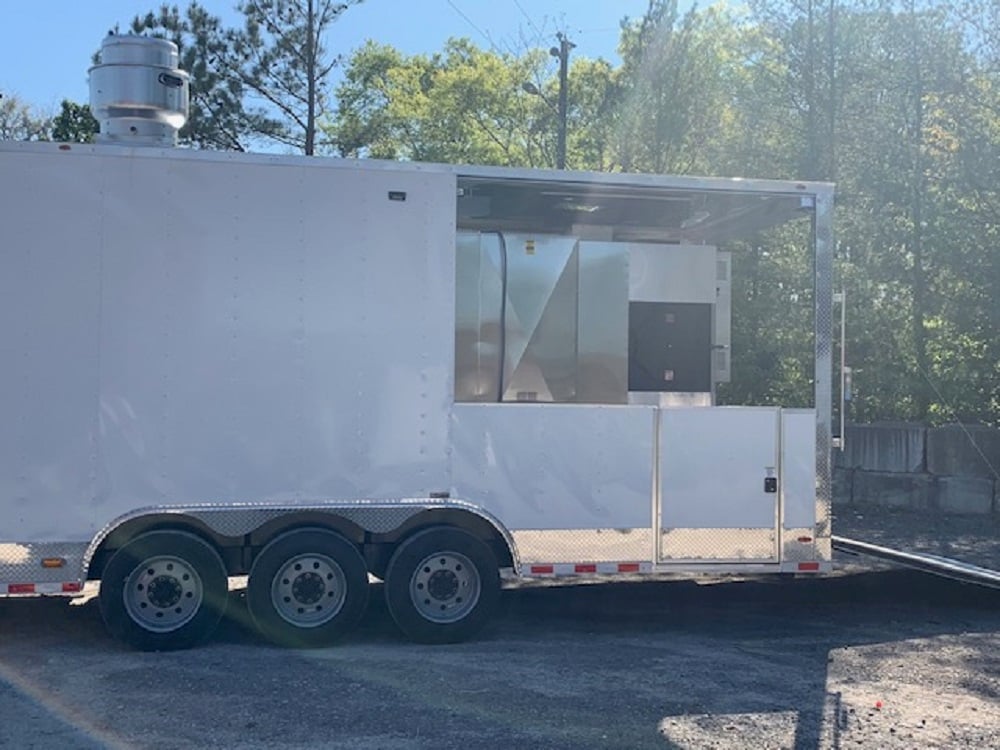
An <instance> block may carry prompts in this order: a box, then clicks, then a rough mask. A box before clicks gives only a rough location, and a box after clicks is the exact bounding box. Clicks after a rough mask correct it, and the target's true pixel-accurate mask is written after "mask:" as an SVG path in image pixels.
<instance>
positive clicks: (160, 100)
mask: <svg viewBox="0 0 1000 750" xmlns="http://www.w3.org/2000/svg"><path fill="white" fill-rule="evenodd" d="M177 65H178V60H177V45H176V44H174V43H173V42H169V41H167V40H166V39H151V38H149V37H144V36H132V35H123V36H117V35H111V36H108V37H105V39H104V42H103V43H102V44H101V54H100V62H99V63H98V64H97V65H95V66H94V67H92V68H91V69H90V109H91V111H92V112H93V113H94V117H96V118H97V119H98V120H99V121H100V123H101V132H100V134H99V135H98V136H97V141H98V142H99V143H117V144H128V145H134V146H168V147H170V146H176V145H177V131H178V130H180V129H181V128H182V127H183V126H184V123H185V122H187V116H188V74H187V73H185V72H184V71H183V70H180V69H179V68H178V67H177Z"/></svg>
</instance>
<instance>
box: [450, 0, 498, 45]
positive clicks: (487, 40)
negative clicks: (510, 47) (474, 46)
mask: <svg viewBox="0 0 1000 750" xmlns="http://www.w3.org/2000/svg"><path fill="white" fill-rule="evenodd" d="M447 2H448V5H450V6H451V8H452V10H454V11H455V12H456V13H458V15H460V16H461V17H462V18H464V19H465V22H466V23H467V24H469V26H471V27H472V28H474V29H475V30H476V31H478V32H479V34H480V36H482V37H483V39H485V40H486V43H487V44H488V45H490V48H493V47H494V44H493V40H492V39H490V35H489V34H487V33H486V32H485V31H483V30H482V29H481V28H479V27H478V26H476V24H475V23H473V21H472V19H471V18H469V17H468V16H467V15H465V13H463V12H462V9H461V8H459V7H458V6H457V5H455V3H453V2H452V0H447Z"/></svg>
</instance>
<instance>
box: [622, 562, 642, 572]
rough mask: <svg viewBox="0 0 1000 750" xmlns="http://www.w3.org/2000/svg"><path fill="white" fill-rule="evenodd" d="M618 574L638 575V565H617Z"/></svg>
mask: <svg viewBox="0 0 1000 750" xmlns="http://www.w3.org/2000/svg"><path fill="white" fill-rule="evenodd" d="M618 572H619V573H638V572H639V563H618Z"/></svg>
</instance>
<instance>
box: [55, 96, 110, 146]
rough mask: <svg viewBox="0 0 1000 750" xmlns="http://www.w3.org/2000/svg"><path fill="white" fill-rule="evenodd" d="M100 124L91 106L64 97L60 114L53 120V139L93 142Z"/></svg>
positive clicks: (64, 141)
mask: <svg viewBox="0 0 1000 750" xmlns="http://www.w3.org/2000/svg"><path fill="white" fill-rule="evenodd" d="M99 129H100V125H99V123H98V122H97V120H96V119H94V116H93V115H92V114H91V113H90V106H89V105H86V104H77V103H76V102H71V101H69V100H68V99H63V101H62V104H61V105H60V108H59V114H58V115H56V116H55V118H53V120H52V140H54V141H60V142H62V143H91V142H93V140H94V136H95V135H97V133H98V131H99Z"/></svg>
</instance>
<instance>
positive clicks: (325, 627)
mask: <svg viewBox="0 0 1000 750" xmlns="http://www.w3.org/2000/svg"><path fill="white" fill-rule="evenodd" d="M367 605H368V569H367V567H366V566H365V561H364V559H363V558H362V557H361V553H360V552H358V549H357V547H355V546H354V545H353V544H351V543H350V542H348V541H347V540H346V539H344V538H343V537H342V536H340V535H339V534H335V533H333V532H332V531H326V530H324V529H298V530H295V531H290V532H288V533H286V534H282V535H281V536H279V537H278V538H276V539H274V540H273V541H271V542H270V543H269V544H268V545H267V546H266V547H264V549H263V550H261V552H260V554H259V555H257V559H256V560H254V563H253V567H252V568H251V569H250V577H249V580H248V581H247V606H248V608H249V610H250V615H251V617H253V620H254V623H255V624H256V626H257V629H258V630H259V631H260V632H261V634H262V635H263V636H264V637H265V638H267V639H268V640H270V641H273V642H275V643H279V644H281V645H283V646H295V647H303V648H315V647H318V646H326V645H329V644H330V643H333V642H334V641H336V640H337V639H338V638H340V637H341V636H342V635H344V634H345V633H346V632H348V631H349V630H350V629H351V628H353V627H354V626H355V625H357V624H358V621H359V620H360V619H361V616H362V615H363V614H364V611H365V607H366V606H367Z"/></svg>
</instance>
